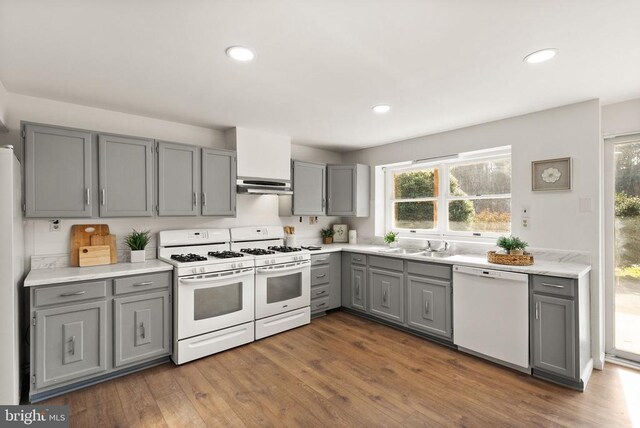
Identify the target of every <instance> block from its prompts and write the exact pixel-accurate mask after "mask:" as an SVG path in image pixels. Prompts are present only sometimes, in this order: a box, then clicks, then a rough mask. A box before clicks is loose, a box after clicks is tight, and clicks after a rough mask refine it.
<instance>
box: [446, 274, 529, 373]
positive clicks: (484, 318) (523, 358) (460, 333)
mask: <svg viewBox="0 0 640 428" xmlns="http://www.w3.org/2000/svg"><path fill="white" fill-rule="evenodd" d="M453 343H454V344H456V345H458V348H459V349H460V350H461V351H466V352H469V353H472V354H475V355H478V356H481V357H486V358H488V359H489V360H492V361H495V362H497V363H499V364H503V365H506V366H509V367H512V368H514V369H517V370H520V371H525V372H530V367H529V278H528V275H525V274H521V273H512V272H503V271H498V270H489V269H482V268H473V267H465V266H454V267H453Z"/></svg>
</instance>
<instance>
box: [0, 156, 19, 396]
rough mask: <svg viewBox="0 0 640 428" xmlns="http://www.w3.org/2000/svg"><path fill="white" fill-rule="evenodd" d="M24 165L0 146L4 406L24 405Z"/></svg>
mask: <svg viewBox="0 0 640 428" xmlns="http://www.w3.org/2000/svg"><path fill="white" fill-rule="evenodd" d="M21 195H22V186H21V173H20V163H19V162H18V159H16V157H15V156H14V154H13V148H12V147H11V146H3V147H0V326H2V328H1V329H0V331H1V333H0V343H2V346H0V405H5V404H19V402H20V358H19V346H20V336H21V335H20V331H19V329H20V318H19V317H20V310H19V309H20V308H19V304H20V301H21V299H19V294H20V292H21V289H22V276H23V273H24V243H23V240H24V237H23V226H22V210H21V205H22V196H21Z"/></svg>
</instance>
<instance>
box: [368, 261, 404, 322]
mask: <svg viewBox="0 0 640 428" xmlns="http://www.w3.org/2000/svg"><path fill="white" fill-rule="evenodd" d="M401 263H402V262H401ZM403 279H404V276H403V274H402V272H391V271H385V270H379V269H371V268H370V269H369V295H370V299H371V301H370V303H369V307H370V311H371V314H373V315H377V316H379V317H381V318H385V319H388V320H390V321H395V322H398V323H402V322H404V281H403Z"/></svg>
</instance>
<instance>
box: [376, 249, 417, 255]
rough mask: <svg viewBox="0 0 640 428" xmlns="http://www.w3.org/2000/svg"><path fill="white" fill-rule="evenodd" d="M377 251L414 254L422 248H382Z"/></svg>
mask: <svg viewBox="0 0 640 428" xmlns="http://www.w3.org/2000/svg"><path fill="white" fill-rule="evenodd" d="M378 252H379V253H385V254H411V255H415V254H418V253H421V252H422V250H408V249H406V248H385V249H382V250H378Z"/></svg>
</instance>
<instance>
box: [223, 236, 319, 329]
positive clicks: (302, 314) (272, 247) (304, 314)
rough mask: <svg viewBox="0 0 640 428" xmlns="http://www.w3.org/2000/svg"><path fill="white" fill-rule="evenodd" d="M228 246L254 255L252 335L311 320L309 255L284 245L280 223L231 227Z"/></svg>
mask: <svg viewBox="0 0 640 428" xmlns="http://www.w3.org/2000/svg"><path fill="white" fill-rule="evenodd" d="M231 240H232V243H231V249H232V250H233V251H240V252H244V253H246V254H251V255H253V257H254V258H255V266H256V274H255V280H256V339H262V338H264V337H267V336H271V335H273V334H276V333H280V332H283V331H286V330H289V329H292V328H295V327H300V326H302V325H305V324H309V322H311V309H310V304H311V255H310V254H309V251H307V250H303V249H302V248H295V247H286V246H284V245H283V244H284V232H283V230H282V227H281V226H263V227H239V228H233V229H231Z"/></svg>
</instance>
